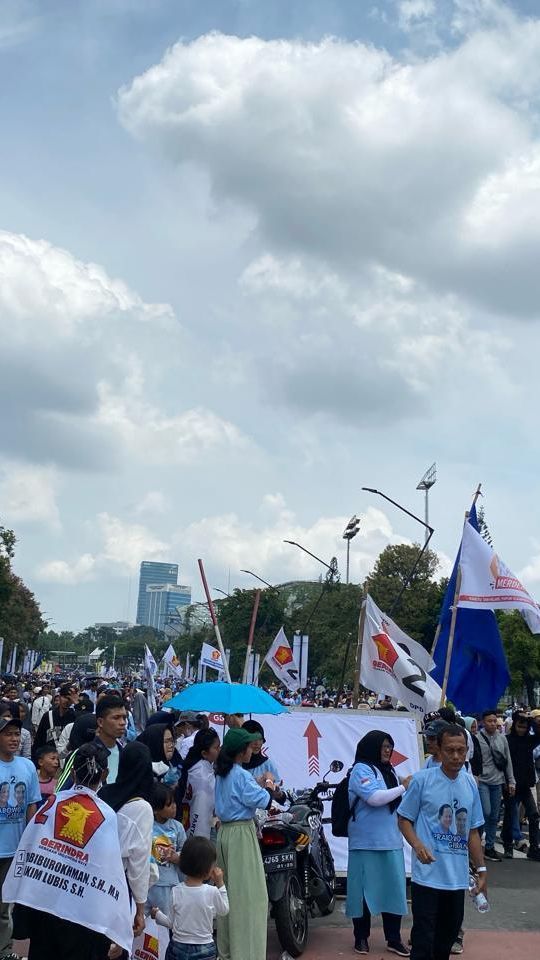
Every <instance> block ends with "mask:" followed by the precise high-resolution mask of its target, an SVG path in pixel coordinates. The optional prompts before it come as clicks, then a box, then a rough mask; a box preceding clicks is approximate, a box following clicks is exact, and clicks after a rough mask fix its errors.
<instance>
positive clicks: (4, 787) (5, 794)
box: [0, 780, 9, 809]
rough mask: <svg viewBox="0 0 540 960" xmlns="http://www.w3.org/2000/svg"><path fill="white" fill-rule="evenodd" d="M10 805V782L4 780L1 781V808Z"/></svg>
mask: <svg viewBox="0 0 540 960" xmlns="http://www.w3.org/2000/svg"><path fill="white" fill-rule="evenodd" d="M7 806H9V783H8V782H7V780H4V782H3V783H0V809H2V807H7Z"/></svg>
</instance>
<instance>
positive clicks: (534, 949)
mask: <svg viewBox="0 0 540 960" xmlns="http://www.w3.org/2000/svg"><path fill="white" fill-rule="evenodd" d="M488 870H489V899H490V902H491V911H490V912H489V913H488V914H481V913H478V911H477V910H475V909H474V907H473V905H472V903H471V902H470V900H469V898H468V897H467V898H466V899H467V904H466V918H465V930H466V934H465V950H464V953H463V958H464V960H502V958H508V960H536V958H538V957H540V863H534V862H532V861H530V860H526V859H525V858H522V857H519V858H516V859H514V860H505V861H503V862H502V863H490V864H489V865H488ZM343 910H344V900H343V899H339V900H338V903H337V907H336V911H335V913H334V914H332V916H331V917H325V918H318V919H316V920H313V921H311V924H310V938H309V945H308V949H307V950H306V952H305V953H304V955H303V960H330V958H332V960H333V958H336V957H340V958H341V957H343V958H346V957H351V958H352V957H354V956H355V954H354V953H353V949H352V944H353V939H352V934H351V923H350V920H348V919H347V917H345V915H344V913H343ZM410 925H411V921H410V917H409V918H406V920H404V923H403V928H404V931H407V930H408V929H409V928H410ZM370 948H371V950H370V957H374V958H377V960H378V958H379V957H388V958H390V957H391V956H392V954H389V953H386V951H385V941H384V937H383V935H382V929H381V926H380V920H379V918H376V919H375V920H374V923H373V930H372V935H371V939H370ZM282 952H283V951H282V950H281V948H280V946H279V943H278V940H277V937H276V935H275V932H274V931H273V930H271V929H270V933H269V939H268V960H279V958H280V957H281V954H282Z"/></svg>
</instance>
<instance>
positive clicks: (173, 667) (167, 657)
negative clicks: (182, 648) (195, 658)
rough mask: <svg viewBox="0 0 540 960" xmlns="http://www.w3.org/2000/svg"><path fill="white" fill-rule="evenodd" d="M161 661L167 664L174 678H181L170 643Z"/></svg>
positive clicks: (179, 668)
mask: <svg viewBox="0 0 540 960" xmlns="http://www.w3.org/2000/svg"><path fill="white" fill-rule="evenodd" d="M163 661H164V663H166V664H167V666H168V668H169V670H170V671H171V673H172V674H173V676H175V677H181V676H182V674H183V672H184V671H183V670H182V666H181V663H180V661H179V659H178V657H177V656H176V654H175V652H174V647H173V645H172V643H170V644H169V646H168V647H167V649H166V651H165V653H164V654H163Z"/></svg>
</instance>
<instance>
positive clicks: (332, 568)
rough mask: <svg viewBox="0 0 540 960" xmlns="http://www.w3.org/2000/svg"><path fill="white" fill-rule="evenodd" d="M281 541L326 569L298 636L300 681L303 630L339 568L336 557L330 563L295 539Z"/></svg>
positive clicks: (335, 579)
mask: <svg viewBox="0 0 540 960" xmlns="http://www.w3.org/2000/svg"><path fill="white" fill-rule="evenodd" d="M283 543H288V544H290V546H291V547H298V549H299V550H303V552H304V553H307V554H308V556H310V557H313V559H314V560H317V561H318V563H322V565H323V567H326V569H327V571H328V573H327V574H326V577H325V578H324V583H323V588H322V590H321V592H320V594H319V597H318V599H317V601H316V603H315V605H314V607H313V609H312V611H311V613H310V615H309V617H308V619H307V621H306V624H305V626H304V628H303V630H302V633H301V636H300V663H299V664H298V671H299V674H300V681H301V680H302V662H303V650H304V633H305V631H306V630H307V628H308V626H309V623H310V621H311V619H312V617H313V615H314V613H315V611H316V610H317V607H318V606H319V604H320V602H321V600H322V598H323V596H324V593H325V590H326V589H327V588H328V587H331V586H333V585H334V584H335V583H339V569H338V562H337V559H336V557H332V559H331V560H330V563H326V561H325V560H321V558H320V557H318V556H317V555H316V554H315V553H312V552H311V550H308V549H307V548H306V547H303V546H302V544H301V543H297V542H296V540H284V541H283Z"/></svg>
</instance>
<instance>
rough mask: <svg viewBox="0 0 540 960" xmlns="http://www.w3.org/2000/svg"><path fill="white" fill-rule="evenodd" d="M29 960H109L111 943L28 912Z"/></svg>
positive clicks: (74, 926)
mask: <svg viewBox="0 0 540 960" xmlns="http://www.w3.org/2000/svg"><path fill="white" fill-rule="evenodd" d="M28 913H29V916H28V933H29V935H30V949H29V951H28V960H106V957H107V954H108V952H109V947H110V945H111V941H110V940H109V939H108V938H107V937H104V936H103V934H101V933H96V931H95V930H88V929H87V928H86V927H82V926H80V925H79V924H78V923H71V922H70V921H69V920H62V919H61V918H60V917H55V916H53V915H52V914H50V913H44V912H42V911H41V910H29V911H28Z"/></svg>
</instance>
